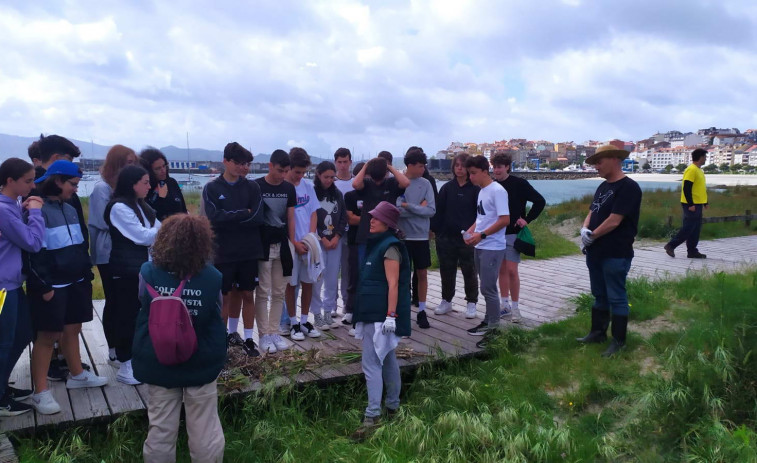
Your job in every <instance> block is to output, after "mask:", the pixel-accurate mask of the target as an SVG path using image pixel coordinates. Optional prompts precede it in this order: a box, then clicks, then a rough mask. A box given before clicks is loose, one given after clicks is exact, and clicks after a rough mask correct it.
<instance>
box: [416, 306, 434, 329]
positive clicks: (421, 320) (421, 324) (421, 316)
mask: <svg viewBox="0 0 757 463" xmlns="http://www.w3.org/2000/svg"><path fill="white" fill-rule="evenodd" d="M416 322H417V323H418V328H423V329H424V330H425V329H427V328H431V325H429V324H428V316H426V311H425V310H421V311H420V312H418V317H417V318H416Z"/></svg>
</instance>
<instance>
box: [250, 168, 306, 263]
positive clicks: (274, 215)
mask: <svg viewBox="0 0 757 463" xmlns="http://www.w3.org/2000/svg"><path fill="white" fill-rule="evenodd" d="M255 181H256V182H257V184H258V185H259V186H260V195H261V196H262V197H263V204H264V205H265V225H264V226H263V245H264V246H265V247H266V248H268V246H270V245H271V244H274V243H281V242H282V241H283V240H284V239H286V238H288V236H289V229H288V227H287V224H288V221H287V208H290V207H295V206H296V205H297V193H296V192H295V190H294V185H292V184H291V183H289V182H287V181H283V182H281V183H280V184H278V185H271V184H270V183H268V182H266V181H265V177H260V178H257V179H255Z"/></svg>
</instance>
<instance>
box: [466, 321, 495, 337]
mask: <svg viewBox="0 0 757 463" xmlns="http://www.w3.org/2000/svg"><path fill="white" fill-rule="evenodd" d="M490 329H491V328H490V327H489V324H488V323H486V322H481V323H480V324H479V325H478V326H476V327H474V328H471V329H469V330H468V334H470V335H471V336H483V335H485V334H486V333H487V332H488V331H489V330H490Z"/></svg>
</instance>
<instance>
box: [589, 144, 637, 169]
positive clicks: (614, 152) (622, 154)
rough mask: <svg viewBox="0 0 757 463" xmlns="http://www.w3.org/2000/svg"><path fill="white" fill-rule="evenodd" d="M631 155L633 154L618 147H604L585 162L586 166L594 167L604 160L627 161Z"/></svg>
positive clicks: (598, 149)
mask: <svg viewBox="0 0 757 463" xmlns="http://www.w3.org/2000/svg"><path fill="white" fill-rule="evenodd" d="M629 154H631V153H629V152H628V151H626V150H623V149H620V148H618V147H617V146H614V145H602V146H600V147H599V148H597V150H596V151H595V152H594V154H592V155H591V156H589V157H588V158H586V161H584V162H585V163H586V164H590V165H594V164H596V163H597V162H599V160H600V159H602V158H617V159H620V160H621V161H622V160H623V159H627V158H628V155H629Z"/></svg>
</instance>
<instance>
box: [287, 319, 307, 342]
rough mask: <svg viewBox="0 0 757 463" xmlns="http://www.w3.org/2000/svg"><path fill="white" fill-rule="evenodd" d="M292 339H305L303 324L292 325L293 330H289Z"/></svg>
mask: <svg viewBox="0 0 757 463" xmlns="http://www.w3.org/2000/svg"><path fill="white" fill-rule="evenodd" d="M289 334H290V335H291V336H292V339H293V340H295V341H304V340H305V333H303V332H302V325H301V324H300V323H298V324H296V325H292V331H290V332H289Z"/></svg>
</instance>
